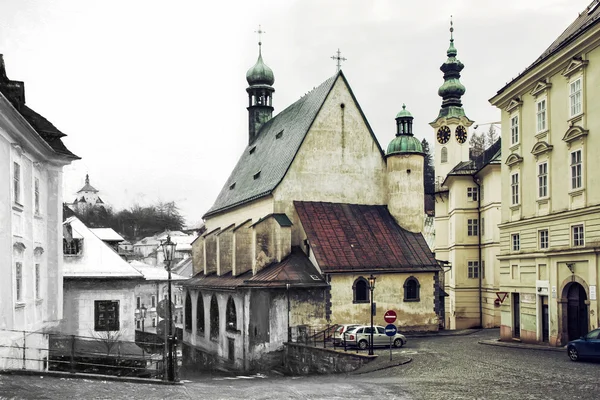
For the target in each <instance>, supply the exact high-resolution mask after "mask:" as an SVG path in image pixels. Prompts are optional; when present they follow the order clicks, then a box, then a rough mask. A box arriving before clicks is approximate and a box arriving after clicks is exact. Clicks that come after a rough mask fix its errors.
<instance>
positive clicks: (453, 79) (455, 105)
mask: <svg viewBox="0 0 600 400" xmlns="http://www.w3.org/2000/svg"><path fill="white" fill-rule="evenodd" d="M451 18H452V17H451ZM457 54H458V52H457V51H456V47H454V24H453V22H452V19H450V46H449V47H448V50H447V51H446V55H447V56H448V59H447V60H446V62H445V63H443V64H442V66H441V67H440V70H441V71H442V72H443V73H444V83H443V84H442V86H440V88H439V90H438V95H439V96H440V97H441V98H442V108H441V109H440V113H439V115H438V119H439V118H442V117H447V118H451V117H456V118H460V117H466V115H465V111H464V110H463V108H462V101H461V97H462V95H463V94H465V91H466V89H465V87H464V86H463V84H462V83H460V72H461V71H462V70H463V68H464V67H465V66H464V65H463V63H461V62H460V61H459V60H458V59H457V58H456V55H457Z"/></svg>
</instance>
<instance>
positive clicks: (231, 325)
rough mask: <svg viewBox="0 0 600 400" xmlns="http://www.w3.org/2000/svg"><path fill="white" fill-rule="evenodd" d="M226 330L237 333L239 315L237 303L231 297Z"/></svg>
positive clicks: (228, 304)
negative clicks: (236, 307) (236, 308)
mask: <svg viewBox="0 0 600 400" xmlns="http://www.w3.org/2000/svg"><path fill="white" fill-rule="evenodd" d="M225 317H226V320H225V322H226V329H227V330H228V331H237V313H236V311H235V301H233V297H231V296H229V299H228V300H227V314H226V316H225Z"/></svg>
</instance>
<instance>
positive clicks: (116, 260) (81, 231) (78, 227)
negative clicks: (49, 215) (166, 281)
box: [63, 217, 143, 279]
mask: <svg viewBox="0 0 600 400" xmlns="http://www.w3.org/2000/svg"><path fill="white" fill-rule="evenodd" d="M63 227H64V228H65V229H63V232H65V233H67V232H69V231H70V232H72V237H73V238H80V239H82V242H81V251H80V252H79V253H78V254H76V255H70V254H65V255H64V256H63V260H64V267H63V276H64V277H65V278H123V279H131V278H143V275H142V274H141V273H140V272H139V271H138V270H137V269H135V268H133V267H132V266H131V265H129V264H128V263H127V261H125V260H123V259H122V258H121V257H120V256H119V255H118V254H117V252H115V251H114V250H113V249H112V248H111V247H110V246H108V245H107V244H106V243H104V242H103V241H102V240H101V239H100V238H98V236H96V235H95V234H94V233H93V232H92V231H91V230H90V229H89V228H88V227H87V226H85V224H84V223H83V222H81V221H80V220H79V219H78V218H77V217H70V218H68V219H67V220H65V222H63ZM65 239H67V240H69V238H68V237H67V235H66V234H65Z"/></svg>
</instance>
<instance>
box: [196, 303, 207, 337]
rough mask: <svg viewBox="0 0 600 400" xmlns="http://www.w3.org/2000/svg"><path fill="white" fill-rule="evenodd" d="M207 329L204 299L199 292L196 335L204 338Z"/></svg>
mask: <svg viewBox="0 0 600 400" xmlns="http://www.w3.org/2000/svg"><path fill="white" fill-rule="evenodd" d="M205 327H206V313H205V312H204V297H203V296H202V292H198V297H197V298H196V335H198V336H204V332H205Z"/></svg>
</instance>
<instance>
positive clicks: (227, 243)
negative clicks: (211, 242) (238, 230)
mask: <svg viewBox="0 0 600 400" xmlns="http://www.w3.org/2000/svg"><path fill="white" fill-rule="evenodd" d="M217 242H218V244H219V245H218V249H219V255H218V257H219V262H218V264H217V268H218V270H217V274H218V275H225V274H226V273H228V272H231V270H232V264H233V226H231V227H229V228H228V229H226V230H224V231H221V232H220V233H219V235H218V236H217Z"/></svg>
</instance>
